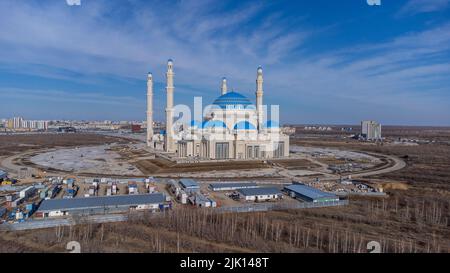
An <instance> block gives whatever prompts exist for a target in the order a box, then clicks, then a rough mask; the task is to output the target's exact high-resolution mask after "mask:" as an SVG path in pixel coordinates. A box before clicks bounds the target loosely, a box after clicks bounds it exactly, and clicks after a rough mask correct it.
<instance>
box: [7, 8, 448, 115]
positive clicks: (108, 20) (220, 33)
mask: <svg viewBox="0 0 450 273" xmlns="http://www.w3.org/2000/svg"><path fill="white" fill-rule="evenodd" d="M448 2H449V1H442V0H428V1H417V0H412V1H409V2H408V3H406V4H405V5H404V6H403V7H402V11H400V12H401V13H403V14H412V13H414V12H415V13H419V12H420V13H421V12H431V11H436V10H439V9H443V8H445V7H447V5H448ZM268 5H270V6H268ZM308 15H309V14H307V13H305V14H300V15H299V14H297V12H294V13H292V12H291V13H289V12H288V11H285V10H279V9H277V8H275V7H273V6H272V4H270V3H263V2H255V1H251V2H244V3H232V2H226V1H220V2H218V1H177V2H171V3H170V4H168V3H164V2H157V1H154V2H153V1H151V2H149V1H136V0H128V1H107V0H99V1H84V2H83V4H82V6H81V7H76V8H73V7H69V6H67V5H65V4H64V3H62V4H57V3H56V2H53V1H48V2H42V1H8V0H6V1H1V2H0V60H2V63H3V65H0V69H4V70H8V71H16V72H17V73H28V74H34V75H38V76H41V77H46V78H55V79H64V80H68V81H73V82H77V83H79V82H82V83H86V82H91V83H95V82H92V81H91V80H92V79H95V78H96V77H97V76H98V75H109V76H111V77H116V78H118V79H123V80H124V81H126V80H131V81H136V80H142V82H143V85H142V88H143V91H142V97H140V98H137V97H135V96H131V95H129V96H126V94H128V90H123V93H122V94H115V95H112V94H109V93H108V90H103V89H101V88H93V89H94V90H98V91H95V92H94V93H95V94H94V95H93V96H92V97H90V96H88V95H86V94H81V93H80V94H73V92H71V91H66V90H62V91H63V92H65V93H55V94H53V93H51V92H50V93H49V91H45V92H44V91H42V90H40V91H39V90H38V88H37V89H33V90H30V91H29V92H27V91H25V90H16V91H11V89H5V88H9V87H3V89H1V93H0V99H1V98H5V97H6V96H9V98H11V97H13V96H15V98H19V97H21V96H23V97H27V98H32V97H33V98H34V97H39V98H40V99H41V100H42V99H44V98H45V99H49V100H54V101H56V100H59V101H69V100H72V101H73V102H76V103H79V104H82V103H89V104H102V105H105V104H108V105H123V106H129V105H133V104H135V105H138V106H139V107H140V108H143V107H144V103H145V83H144V81H145V73H146V72H147V71H149V70H151V71H152V72H153V73H154V76H155V79H156V81H159V82H163V81H164V76H163V75H164V70H165V67H164V66H165V60H166V59H167V58H173V59H174V60H175V69H176V95H175V99H176V100H179V99H180V97H181V96H182V95H183V96H186V95H187V94H195V95H199V94H203V95H204V96H205V97H206V98H205V103H206V102H207V101H206V99H212V98H214V97H216V96H217V95H218V94H219V84H220V78H221V77H222V76H227V77H228V78H229V84H230V87H231V88H234V89H237V90H239V91H242V92H243V93H244V94H247V95H249V96H253V94H254V85H255V84H254V80H255V72H256V71H255V70H256V67H257V66H258V65H263V66H264V69H265V90H266V92H265V101H266V102H268V103H279V104H281V105H282V106H283V107H282V108H281V111H282V116H281V117H282V119H283V120H286V121H291V122H295V121H300V122H306V120H303V115H305V116H306V113H303V112H302V111H303V109H301V107H298V106H297V105H302V106H304V108H305V110H304V111H306V107H309V108H308V109H309V110H308V111H310V113H314V114H315V115H316V116H318V115H317V111H318V110H317V109H324V110H323V111H322V112H321V113H320V115H321V119H320V121H326V120H331V119H332V118H334V117H337V118H341V119H342V120H345V121H348V120H349V119H351V118H354V117H355V115H352V114H343V113H342V112H343V109H345V111H346V112H348V111H350V112H351V111H352V110H350V109H356V110H357V111H360V112H361V113H362V114H361V118H362V116H367V117H371V118H375V119H381V120H382V121H383V120H386V121H388V120H389V115H391V117H393V116H394V115H397V117H399V116H401V118H398V120H404V122H408V121H411V120H412V119H414V118H407V117H406V116H402V115H399V114H398V113H397V114H396V111H397V112H398V111H405V112H406V111H409V112H417V111H419V110H418V109H421V110H422V109H427V108H428V109H430V110H429V111H428V113H427V115H426V119H427V120H428V121H429V122H430V123H432V122H434V121H436V122H439V123H447V124H448V123H450V110H448V109H446V108H445V107H443V106H445V104H446V103H450V98H449V96H448V95H444V97H443V95H442V94H448V93H450V90H449V89H448V87H447V86H450V84H449V85H446V83H449V76H448V75H449V69H448V68H449V67H450V57H449V56H450V52H449V50H450V46H449V45H450V34H449V33H450V23H448V22H447V23H443V24H441V25H433V26H431V27H429V28H428V29H426V30H417V31H411V30H409V31H407V32H405V33H403V34H399V35H396V36H395V37H390V38H388V39H384V40H382V41H379V42H371V43H367V42H365V43H363V42H358V43H355V44H347V45H344V46H339V47H338V46H336V47H332V49H329V50H324V51H320V50H317V51H315V50H306V49H307V48H308V49H311V48H313V49H314V39H315V38H317V36H327V35H330V36H331V37H334V36H338V35H336V33H338V34H339V28H338V27H332V28H330V25H327V24H322V25H321V26H313V24H311V23H307V19H308V18H310V17H308ZM331 25H334V23H332V24H331ZM333 35H334V36H333ZM367 35H370V33H368V34H367ZM305 52H308V54H306V53H305ZM29 64H39V65H42V66H32V69H30V70H29V71H25V72H24V71H22V72H21V71H20V70H23V69H26V68H27V67H28V66H29ZM41 68H42V69H41ZM50 68H51V69H50ZM80 75H83V76H84V77H80ZM8 90H9V91H8ZM41 91H42V92H43V93H42V94H40V93H39V92H41ZM156 91H157V94H159V95H161V94H163V92H164V91H163V88H161V90H156ZM58 92H59V91H58ZM177 94H178V95H177ZM161 96H162V95H161ZM337 102H339V105H338V103H337ZM295 104H297V105H295ZM314 105H315V106H314ZM355 105H357V106H355ZM299 109H300V110H299ZM377 109H383V110H382V111H378V110H377ZM422 111H423V110H422ZM144 114H145V113H144V112H142V118H144ZM322 116H323V117H322ZM390 120H395V119H394V118H391V119H390ZM315 121H319V120H315Z"/></svg>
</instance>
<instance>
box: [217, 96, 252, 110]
mask: <svg viewBox="0 0 450 273" xmlns="http://www.w3.org/2000/svg"><path fill="white" fill-rule="evenodd" d="M213 104H214V105H218V106H220V107H221V108H229V107H232V108H235V107H236V106H240V107H247V106H249V105H252V103H251V102H250V100H249V99H248V98H247V97H245V96H244V95H242V94H239V93H237V92H229V93H226V94H224V95H222V96H220V97H218V98H217V99H216V100H215V101H214V102H213Z"/></svg>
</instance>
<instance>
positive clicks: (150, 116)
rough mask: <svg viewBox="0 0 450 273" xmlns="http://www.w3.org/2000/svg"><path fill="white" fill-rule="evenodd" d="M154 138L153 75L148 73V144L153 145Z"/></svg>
mask: <svg viewBox="0 0 450 273" xmlns="http://www.w3.org/2000/svg"><path fill="white" fill-rule="evenodd" d="M152 139H153V76H152V73H150V72H149V73H148V75H147V146H149V147H150V146H151V144H152Z"/></svg>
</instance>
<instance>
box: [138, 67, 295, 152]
mask: <svg viewBox="0 0 450 273" xmlns="http://www.w3.org/2000/svg"><path fill="white" fill-rule="evenodd" d="M173 79H174V70H173V61H172V60H169V61H168V63H167V72H166V83H167V85H166V94H167V105H166V111H165V112H166V131H165V132H161V133H159V134H154V133H153V76H152V74H151V73H149V74H148V77H147V145H148V146H149V147H150V148H152V149H154V150H161V151H165V152H167V153H170V154H173V155H174V156H175V157H178V158H198V159H204V160H207V159H211V160H226V159H242V160H243V159H266V158H283V157H288V156H289V136H288V135H285V134H283V133H282V132H281V131H280V127H279V123H278V122H277V121H275V120H267V119H266V115H265V113H264V112H266V111H264V110H265V109H264V105H263V70H262V68H261V67H258V69H257V77H256V93H255V94H256V106H255V105H254V104H253V103H252V102H251V101H250V100H249V99H248V98H247V97H245V96H244V95H242V94H240V93H238V92H234V91H231V92H228V90H227V80H226V78H223V79H222V86H221V95H220V97H218V98H217V99H216V100H214V102H213V103H212V104H211V105H210V106H209V107H207V108H206V110H205V111H204V112H205V114H204V115H205V116H204V117H203V118H202V120H195V119H194V120H191V121H190V122H185V123H184V124H179V123H176V124H174V123H173V114H174V106H173V101H174V80H173ZM202 111H203V109H202Z"/></svg>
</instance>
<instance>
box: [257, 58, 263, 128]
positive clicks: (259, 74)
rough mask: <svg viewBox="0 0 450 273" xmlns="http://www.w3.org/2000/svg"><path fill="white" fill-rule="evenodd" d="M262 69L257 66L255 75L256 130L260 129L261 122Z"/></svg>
mask: <svg viewBox="0 0 450 273" xmlns="http://www.w3.org/2000/svg"><path fill="white" fill-rule="evenodd" d="M263 82H264V80H263V71H262V67H261V66H259V67H258V70H257V75H256V111H257V114H258V131H259V130H261V129H262V125H263V124H262V123H263Z"/></svg>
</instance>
